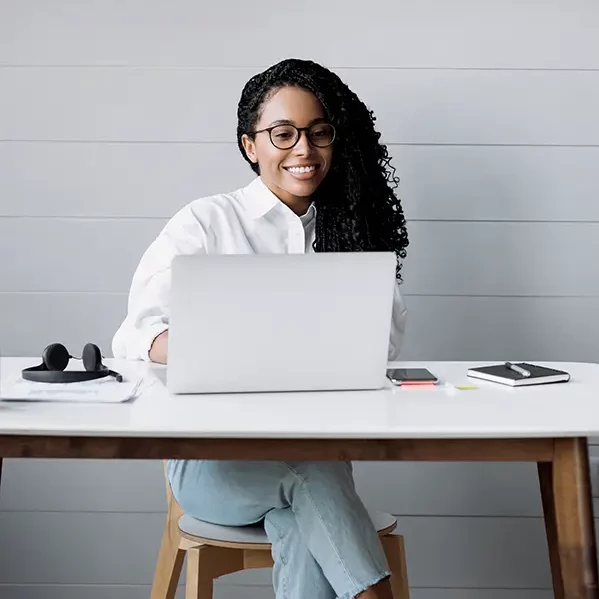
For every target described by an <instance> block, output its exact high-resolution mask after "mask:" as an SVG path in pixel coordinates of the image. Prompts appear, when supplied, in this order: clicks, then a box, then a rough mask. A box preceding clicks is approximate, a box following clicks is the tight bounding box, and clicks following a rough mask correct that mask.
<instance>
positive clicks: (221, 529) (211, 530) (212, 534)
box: [178, 511, 397, 546]
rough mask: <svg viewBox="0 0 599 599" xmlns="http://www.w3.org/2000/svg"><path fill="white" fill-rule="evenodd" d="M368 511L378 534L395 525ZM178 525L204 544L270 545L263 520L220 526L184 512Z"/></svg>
mask: <svg viewBox="0 0 599 599" xmlns="http://www.w3.org/2000/svg"><path fill="white" fill-rule="evenodd" d="M368 513H369V514H370V519H371V520H372V523H373V524H374V527H375V528H376V530H377V532H378V533H379V534H381V533H384V534H387V533H389V532H391V531H392V530H394V529H395V527H396V526H397V519H396V518H395V517H394V516H392V515H391V514H385V513H383V512H374V511H369V512H368ZM178 526H179V530H180V532H181V534H182V535H184V536H185V537H186V538H188V539H190V538H191V537H194V538H199V539H202V542H203V543H204V544H206V545H212V544H214V545H218V546H222V545H223V544H226V545H254V546H255V545H270V541H269V540H268V537H267V536H266V532H265V530H264V524H263V522H259V523H258V524H251V525H248V526H221V525H220V524H211V523H209V522H204V521H203V520H197V519H196V518H192V517H191V516H189V515H187V514H184V515H183V516H181V518H179V522H178Z"/></svg>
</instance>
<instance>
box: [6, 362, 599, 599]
mask: <svg viewBox="0 0 599 599" xmlns="http://www.w3.org/2000/svg"><path fill="white" fill-rule="evenodd" d="M531 361H534V360H531ZM37 363H39V358H30V359H24V358H4V359H2V361H1V364H0V367H1V371H0V372H1V374H2V379H4V380H10V379H12V378H14V377H16V376H18V374H19V371H20V369H21V368H23V367H24V366H29V365H34V364H37ZM542 363H543V364H546V365H548V366H553V367H556V368H561V369H563V370H567V371H568V372H570V373H571V375H572V380H571V382H569V383H567V384H553V385H540V386H534V387H530V388H517V389H514V388H511V387H507V386H503V385H496V384H492V383H487V382H484V381H478V380H475V379H466V370H467V368H468V367H470V366H473V365H475V364H474V363H472V362H468V363H460V362H451V363H450V362H427V363H420V362H418V363H416V362H411V363H405V362H404V363H402V366H426V367H428V368H429V369H430V370H431V371H432V372H433V373H435V374H436V375H437V376H438V377H439V378H440V385H439V386H438V387H437V388H434V389H413V388H412V389H407V388H398V387H393V386H392V385H390V384H389V387H388V388H387V389H384V390H380V391H366V392H327V393H284V394H278V393H277V394H247V395H242V394H237V395H230V394H227V395H205V396H200V395H185V396H171V395H170V394H169V393H168V392H167V390H166V388H165V387H164V384H163V382H162V381H163V380H164V374H165V368H164V367H162V366H158V365H153V364H152V365H149V364H145V363H141V362H125V361H118V360H108V361H107V364H108V365H109V367H110V368H112V369H114V370H117V371H119V372H121V373H122V374H124V375H125V377H128V376H134V377H135V376H139V375H144V376H146V377H147V378H148V380H150V381H153V384H152V385H150V386H149V387H148V388H147V389H146V390H145V391H144V392H143V393H142V394H141V395H140V396H139V397H137V398H136V399H134V400H132V401H130V402H127V403H123V404H86V405H84V404H74V403H26V402H18V403H15V402H2V401H0V458H1V457H60V458H114V459H131V458H138V459H161V458H169V457H178V458H205V459H266V460H267V459H277V460H280V459H289V460H291V459H311V460H312V459H326V460H339V459H349V460H410V461H411V460H431V461H449V460H460V461H532V462H537V464H538V471H539V480H540V488H541V492H542V499H543V507H544V513H545V524H546V530H547V538H548V544H549V549H550V561H551V569H552V575H553V583H554V588H555V589H556V597H567V598H568V599H570V598H572V599H579V598H580V599H583V598H584V599H588V598H590V597H593V598H598V597H599V594H598V592H597V565H596V563H597V562H596V542H595V532H594V527H593V520H592V502H591V494H590V485H589V470H588V468H589V465H588V454H587V441H586V437H587V436H599V364H583V363H548V362H542ZM75 367H76V365H75ZM445 383H447V385H446V384H445ZM463 383H470V384H473V385H476V386H477V387H478V388H477V389H475V390H472V391H459V390H457V389H455V387H454V386H453V385H455V384H463ZM408 551H409V548H408Z"/></svg>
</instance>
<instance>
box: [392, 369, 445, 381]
mask: <svg viewBox="0 0 599 599" xmlns="http://www.w3.org/2000/svg"><path fill="white" fill-rule="evenodd" d="M387 377H388V378H389V380H390V381H391V382H392V383H393V384H395V385H401V384H402V383H413V384H416V383H436V382H437V381H438V379H437V377H436V376H435V375H434V374H433V373H432V372H430V371H429V370H427V369H426V368H390V369H389V370H387Z"/></svg>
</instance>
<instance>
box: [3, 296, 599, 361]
mask: <svg viewBox="0 0 599 599" xmlns="http://www.w3.org/2000/svg"><path fill="white" fill-rule="evenodd" d="M406 301H407V303H408V310H409V316H408V327H407V332H406V338H405V342H404V347H403V351H402V357H403V358H404V359H406V360H475V361H480V360H505V359H510V358H508V356H514V359H520V357H524V358H525V359H527V360H547V361H553V360H564V361H582V362H599V347H598V346H597V339H599V319H598V318H597V314H599V298H567V297H566V298H542V297H529V298H520V297H504V298H502V297H426V296H421V297H414V296H408V297H407V298H406ZM126 310H127V296H126V294H114V295H112V294H12V293H9V294H7V293H4V294H3V293H0V331H1V333H2V337H1V338H0V351H2V355H4V356H15V355H16V356H33V357H34V358H35V359H37V357H39V356H41V353H42V350H43V348H44V347H45V346H46V345H48V344H49V343H53V342H56V341H60V342H62V343H65V344H66V345H67V346H68V347H69V348H71V350H72V352H73V353H74V355H78V354H77V353H76V352H78V351H80V349H77V348H82V347H83V345H84V344H85V343H87V342H89V341H91V342H94V343H96V344H98V345H99V346H100V347H101V348H102V350H103V353H104V355H106V356H111V355H112V351H111V348H110V342H111V340H112V336H113V335H114V333H115V331H116V329H117V328H118V326H119V325H120V324H121V321H122V319H123V318H124V316H125V313H126Z"/></svg>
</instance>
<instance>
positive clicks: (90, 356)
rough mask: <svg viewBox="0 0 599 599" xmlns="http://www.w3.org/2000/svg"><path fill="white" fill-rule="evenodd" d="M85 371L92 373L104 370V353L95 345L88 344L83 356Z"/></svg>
mask: <svg viewBox="0 0 599 599" xmlns="http://www.w3.org/2000/svg"><path fill="white" fill-rule="evenodd" d="M81 359H82V360H83V366H84V368H85V370H88V371H90V372H93V371H98V370H102V352H101V351H100V348H99V347H98V346H97V345H95V344H94V343H86V344H85V347H84V348H83V353H82V354H81Z"/></svg>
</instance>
